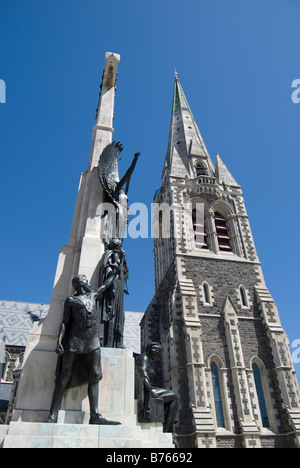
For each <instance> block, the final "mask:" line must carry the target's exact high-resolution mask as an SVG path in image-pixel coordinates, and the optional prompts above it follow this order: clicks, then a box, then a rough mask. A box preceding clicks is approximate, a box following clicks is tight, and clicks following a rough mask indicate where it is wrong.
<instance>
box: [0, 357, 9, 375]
mask: <svg viewBox="0 0 300 468" xmlns="http://www.w3.org/2000/svg"><path fill="white" fill-rule="evenodd" d="M7 364H8V360H7V355H6V354H5V355H4V361H3V362H1V363H0V365H1V366H2V367H0V371H1V376H0V377H1V379H3V380H4V379H5V375H6V367H7Z"/></svg>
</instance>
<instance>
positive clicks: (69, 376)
mask: <svg viewBox="0 0 300 468" xmlns="http://www.w3.org/2000/svg"><path fill="white" fill-rule="evenodd" d="M118 273H119V269H118V268H116V269H115V270H114V271H113V272H112V274H111V276H110V277H109V278H107V280H106V281H105V283H104V284H102V285H101V286H100V288H99V289H98V291H97V292H94V291H93V290H92V287H91V285H90V284H89V282H88V280H87V278H86V276H85V275H77V276H75V277H74V278H73V280H72V285H73V287H74V289H75V294H74V295H73V296H69V297H67V299H66V300H65V304H64V315H63V321H62V323H61V326H60V329H59V335H58V341H57V346H56V353H57V354H58V355H59V358H58V365H57V372H56V374H57V380H56V386H55V390H54V393H53V398H52V403H51V408H50V414H49V418H48V421H49V422H55V421H56V416H57V412H58V410H59V408H60V405H61V401H62V398H63V396H64V392H65V390H66V389H67V388H72V387H77V386H80V385H83V384H85V383H88V397H89V403H90V413H91V414H90V421H89V423H90V424H120V423H119V422H116V421H109V420H107V419H105V418H103V417H102V415H101V414H100V413H99V412H98V383H99V381H100V380H101V378H102V370H101V352H100V314H99V311H98V309H97V306H96V302H97V301H98V300H99V298H100V297H101V295H102V294H103V293H104V291H106V290H107V289H108V288H109V287H110V286H111V284H112V282H113V280H114V278H115V276H116V275H117V274H118Z"/></svg>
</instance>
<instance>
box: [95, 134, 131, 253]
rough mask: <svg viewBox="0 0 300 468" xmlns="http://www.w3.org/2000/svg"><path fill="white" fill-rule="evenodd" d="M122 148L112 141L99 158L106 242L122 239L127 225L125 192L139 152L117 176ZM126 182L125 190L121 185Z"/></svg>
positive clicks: (119, 144) (118, 143)
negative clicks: (124, 170) (105, 208)
mask: <svg viewBox="0 0 300 468" xmlns="http://www.w3.org/2000/svg"><path fill="white" fill-rule="evenodd" d="M122 150H123V146H122V144H121V143H120V142H119V141H118V142H115V141H113V142H112V143H110V144H109V145H107V146H106V147H105V148H104V150H103V152H102V154H101V156H100V159H99V165H98V175H99V179H100V182H101V184H102V186H103V188H104V193H105V199H104V203H105V204H106V205H105V207H107V208H108V209H107V210H105V212H104V215H106V216H107V215H108V214H110V216H107V220H106V223H105V228H104V233H103V237H104V239H105V241H106V243H107V244H109V242H110V240H111V239H113V238H117V239H123V237H124V233H125V230H126V225H127V216H128V209H127V203H128V198H127V193H128V189H129V184H130V179H131V175H132V173H133V171H134V168H135V165H136V163H137V160H138V157H139V155H140V153H135V155H134V158H133V161H132V163H131V165H130V167H129V169H128V170H127V171H126V173H125V175H124V176H123V177H122V178H121V180H120V176H119V166H118V162H119V154H120V153H121V151H122ZM125 184H126V187H125V190H124V189H123V186H124V185H125Z"/></svg>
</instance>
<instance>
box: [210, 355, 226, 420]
mask: <svg viewBox="0 0 300 468" xmlns="http://www.w3.org/2000/svg"><path fill="white" fill-rule="evenodd" d="M210 370H211V380H212V390H213V399H214V406H215V413H216V423H217V427H225V420H224V411H223V402H222V392H221V385H220V377H219V368H218V366H217V364H216V363H215V362H214V361H213V362H212V363H211V365H210Z"/></svg>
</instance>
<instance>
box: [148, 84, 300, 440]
mask: <svg viewBox="0 0 300 468" xmlns="http://www.w3.org/2000/svg"><path fill="white" fill-rule="evenodd" d="M161 179H162V183H161V187H160V189H159V190H157V192H156V194H155V198H154V202H155V203H157V204H160V205H161V206H166V205H167V206H169V207H170V210H169V217H170V225H171V226H170V232H171V235H170V236H164V235H163V225H161V226H159V234H158V236H157V238H156V239H154V261H155V295H154V297H153V300H152V301H151V303H150V305H149V307H148V309H147V311H146V313H145V314H144V317H143V319H142V324H141V326H142V342H143V343H147V342H149V341H151V340H152V341H158V342H161V343H162V345H163V349H164V352H163V359H162V366H161V368H162V376H161V377H162V379H163V381H164V385H165V386H169V387H171V388H172V389H174V390H175V391H176V392H177V393H178V394H179V395H180V400H181V408H180V419H179V424H178V426H177V439H178V442H179V445H180V446H181V447H210V448H218V447H220V448H221V447H222V448H223V447H228V448H240V447H244V448H254V447H256V448H263V447H280V448H281V447H299V446H300V432H299V431H300V403H299V388H298V383H297V380H296V375H295V371H294V368H293V363H292V359H291V355H290V350H289V342H288V338H287V335H286V334H285V332H284V330H283V328H282V326H281V323H280V319H279V315H278V311H277V307H276V304H275V303H274V300H273V298H272V296H271V294H270V292H269V290H268V288H267V286H266V284H265V281H264V277H263V272H262V268H261V264H260V262H259V259H258V256H257V253H256V249H255V244H254V240H253V237H252V234H251V228H250V224H249V219H248V216H247V212H246V208H245V202H244V198H243V193H242V189H241V186H240V185H239V184H238V183H237V182H236V180H235V179H234V177H233V176H232V175H231V173H230V172H229V170H228V169H227V167H226V166H225V164H224V162H223V161H222V159H221V158H220V157H219V155H217V157H216V164H215V165H214V164H213V162H212V160H211V158H210V156H209V153H208V151H207V148H206V146H205V144H204V141H203V139H202V136H201V134H200V131H199V129H198V127H197V124H196V122H195V120H194V118H193V115H192V112H191V109H190V106H189V104H188V102H187V99H186V97H185V94H184V92H183V90H182V87H181V85H180V82H179V80H178V77H177V76H176V78H175V86H174V95H173V105H172V117H171V125H170V133H169V143H168V149H167V154H166V159H165V161H164V165H163V170H162V178H161ZM182 207H188V208H185V209H182ZM199 207H200V209H201V210H202V212H203V215H202V216H197V210H198V209H199ZM159 221H160V223H162V224H163V220H162V217H161V218H160V219H159Z"/></svg>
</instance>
